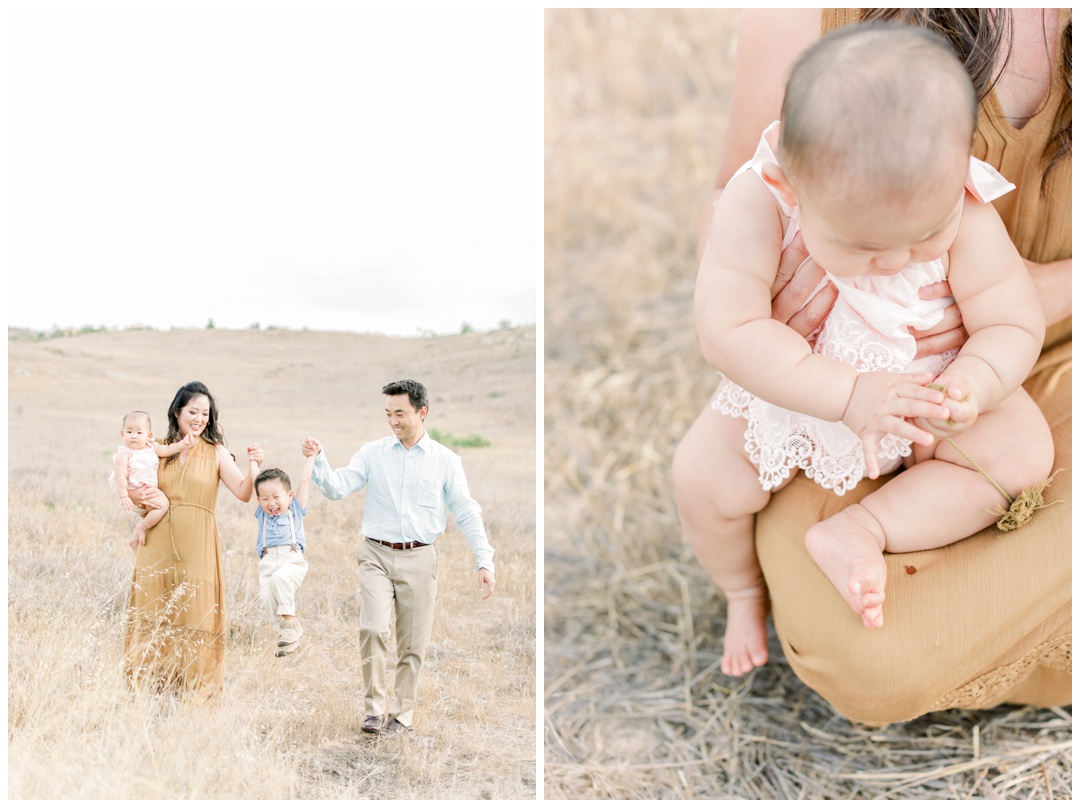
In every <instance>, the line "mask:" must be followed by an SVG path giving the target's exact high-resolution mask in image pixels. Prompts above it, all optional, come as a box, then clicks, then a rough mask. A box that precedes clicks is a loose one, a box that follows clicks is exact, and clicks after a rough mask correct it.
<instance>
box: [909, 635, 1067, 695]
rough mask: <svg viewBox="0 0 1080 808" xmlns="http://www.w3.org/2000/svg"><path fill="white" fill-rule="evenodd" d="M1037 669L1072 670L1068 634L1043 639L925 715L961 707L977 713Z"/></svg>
mask: <svg viewBox="0 0 1080 808" xmlns="http://www.w3.org/2000/svg"><path fill="white" fill-rule="evenodd" d="M1037 667H1043V668H1053V669H1054V670H1059V671H1065V672H1069V671H1071V670H1072V634H1066V635H1064V636H1062V637H1057V638H1055V639H1053V640H1047V641H1046V642H1044V643H1042V644H1041V645H1038V646H1036V647H1035V648H1034V649H1032V650H1031V651H1030V652H1029V653H1028V654H1026V655H1025V656H1023V657H1022V658H1020V659H1018V660H1016V662H1013V663H1011V664H1009V665H1003V666H1002V667H1000V668H996V669H994V670H992V671H990V672H989V673H986V674H983V675H982V676H980V677H979V678H977V679H974V680H973V681H971V682H968V683H967V684H966V685H964V686H963V687H958V688H957V689H956V690H953V691H952V692H951V693H946V694H945V695H944V696H942V697H941V698H940V699H938V700H937V701H936V702H934V704H932V705H931V706H930V709H929V710H927V712H936V711H937V710H950V709H953V708H961V709H968V710H977V709H981V708H984V707H988V706H990V705H992V704H997V703H999V702H1000V700H1001V699H1002V698H1004V696H1005V694H1006V693H1008V692H1009V691H1010V690H1012V689H1013V687H1015V686H1016V684H1017V682H1019V681H1021V680H1022V679H1023V678H1024V677H1025V676H1027V675H1028V674H1029V673H1031V671H1032V670H1034V669H1035V668H1037Z"/></svg>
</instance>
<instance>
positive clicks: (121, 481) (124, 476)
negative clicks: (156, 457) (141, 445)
mask: <svg viewBox="0 0 1080 808" xmlns="http://www.w3.org/2000/svg"><path fill="white" fill-rule="evenodd" d="M130 460H131V452H123V451H121V452H117V453H116V454H115V455H113V472H114V473H115V474H116V477H115V480H116V493H117V495H118V496H119V497H120V507H121V508H123V509H124V510H125V511H130V510H131V509H132V508H134V507H135V504H134V503H133V502H132V501H131V497H130V496H129V495H128V461H130Z"/></svg>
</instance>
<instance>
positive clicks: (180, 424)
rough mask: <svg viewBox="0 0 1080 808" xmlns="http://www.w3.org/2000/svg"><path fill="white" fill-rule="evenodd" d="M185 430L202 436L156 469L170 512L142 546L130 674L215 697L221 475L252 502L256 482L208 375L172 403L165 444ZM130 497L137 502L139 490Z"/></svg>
mask: <svg viewBox="0 0 1080 808" xmlns="http://www.w3.org/2000/svg"><path fill="white" fill-rule="evenodd" d="M188 434H194V435H196V436H198V437H199V438H201V440H200V441H198V442H197V443H196V444H195V445H193V446H192V447H190V448H189V449H185V450H184V451H183V452H181V453H180V454H179V455H176V456H174V457H170V458H168V462H163V463H162V464H161V465H160V467H159V468H158V486H159V487H160V488H161V490H162V491H163V492H164V493H165V495H166V496H167V497H168V498H169V502H170V508H169V512H168V513H167V514H166V515H165V518H164V519H163V520H162V521H161V522H160V523H158V524H157V525H156V526H155V527H154V528H152V529H151V530H150V531H148V532H147V534H146V543H145V544H143V545H139V546H138V547H137V550H136V556H135V571H134V573H133V575H132V580H131V594H130V597H129V599H128V621H127V630H126V633H125V638H124V673H125V675H126V676H127V677H128V679H129V680H130V681H132V682H133V683H140V684H146V685H149V686H150V687H152V688H154V689H156V690H168V691H179V692H184V691H196V692H199V693H201V694H203V695H206V696H212V695H214V694H216V693H217V692H219V691H220V690H221V687H222V680H223V676H224V661H225V603H224V592H225V588H224V576H223V572H222V564H221V545H220V543H219V541H218V530H217V518H216V516H215V513H214V508H215V505H216V504H217V492H218V483H219V482H222V483H224V484H225V487H226V488H228V489H229V491H231V492H232V493H233V494H234V495H235V496H236V497H237V498H238V499H239V500H241V501H242V502H247V501H248V500H250V499H251V494H252V482H253V481H252V479H251V477H250V476H244V475H242V474H241V473H240V470H239V468H238V467H237V465H236V461H235V459H234V458H233V456H232V455H231V454H230V453H229V451H228V450H227V449H226V448H225V442H224V438H223V437H222V434H221V429H220V427H219V425H218V417H217V406H216V405H215V403H214V399H213V397H212V396H211V395H210V391H209V390H208V389H207V388H206V386H205V385H204V384H202V383H201V382H189V383H188V384H186V385H184V386H183V387H181V388H180V389H179V390H178V391H177V393H176V396H175V397H174V398H173V402H172V405H171V406H170V408H169V433H168V437H167V438H166V439H165V442H166V443H175V442H176V441H178V440H180V439H182V438H183V437H185V436H186V435H188ZM253 451H254V452H255V454H253V457H255V459H256V460H259V461H261V460H262V457H261V453H259V452H258V450H257V449H255V450H253ZM132 499H134V500H136V502H138V498H137V495H134V494H133V496H132Z"/></svg>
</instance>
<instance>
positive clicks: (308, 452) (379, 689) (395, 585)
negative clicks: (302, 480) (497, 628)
mask: <svg viewBox="0 0 1080 808" xmlns="http://www.w3.org/2000/svg"><path fill="white" fill-rule="evenodd" d="M383 394H384V395H386V397H387V398H386V420H387V422H388V423H389V424H390V428H391V429H392V430H393V432H394V435H393V437H385V438H381V439H379V440H376V441H372V442H371V443H365V444H364V445H363V446H361V447H360V451H358V452H357V453H356V454H355V455H353V457H352V460H350V461H349V465H348V466H346V467H345V468H338V469H333V470H331V468H330V464H329V462H328V461H327V460H326V455H325V454H323V452H322V445H321V444H320V443H319V441H317V440H316V439H315V438H308V439H307V440H305V441H304V444H303V451H304V454H305V456H308V457H310V456H312V455H316V457H315V473H314V476H313V477H312V479H313V480H314V482H315V485H316V486H318V488H319V490H320V491H322V492H323V494H325V495H326V496H327V497H328V498H329V499H341V498H343V497H346V496H348V495H349V494H351V493H353V492H354V491H359V490H360V489H362V488H364V487H366V488H367V496H366V498H365V500H364V520H363V525H362V528H361V532H362V533H363V536H364V541H363V543H362V544H361V546H360V549H359V550H357V553H356V561H357V563H358V564H359V565H360V596H361V605H360V654H361V670H362V671H363V676H364V713H365V717H364V722H363V724H362V729H363V730H364V732H380V731H382V730H383V726H384V724H383V722H384V719H385V718H387V717H388V718H389V721H388V723H387V724H386V730H387V731H400V730H403V729H408V728H409V727H411V726H412V720H413V709H414V707H415V705H416V691H417V687H418V685H419V681H420V668H421V666H422V665H423V662H424V654H425V653H426V651H427V646H428V642H429V641H430V639H431V626H432V623H433V621H434V616H435V590H436V574H435V573H436V564H435V539H436V538H437V537H438V536H439V535H440V534H441V533H443V532H444V531H445V530H446V509H447V508H449V509H450V510H451V511H453V513H454V517H455V518H456V519H457V524H458V527H460V528H461V531H462V532H463V533H464V534H465V537H466V539H468V541H469V547H471V548H472V551H473V555H475V556H476V577H477V582H478V585H479V587H480V589H481V591H482V592H483V597H484V598H485V599H486V598H488V597H490V596H491V595H492V594H493V593H494V592H495V566H494V564H492V556H493V555H494V554H495V551H494V550H492V548H491V545H490V544H489V543H488V540H487V534H486V533H485V532H484V523H483V520H482V519H481V517H480V506H479V505H478V504H477V502H476V500H474V499H473V498H472V496H471V495H470V494H469V486H468V483H466V481H465V472H464V471H463V470H462V467H461V458H460V457H458V456H457V454H455V453H454V452H453V451H451V450H450V449H447V448H446V447H445V446H443V445H442V444H440V443H436V442H435V441H434V440H432V439H431V437H430V436H429V435H428V434H427V431H426V430H425V429H424V419H425V418H426V417H427V413H428V400H427V390H426V389H425V387H424V385H422V384H420V383H419V382H416V381H413V380H411V379H405V380H402V381H399V382H393V383H391V384H388V385H386V386H385V387H384V388H383ZM391 611H393V613H394V615H395V617H396V627H397V630H396V636H397V655H398V662H397V669H396V671H395V677H394V692H395V694H396V695H397V703H396V704H395V705H393V706H391V707H390V709H389V711H388V709H387V700H386V647H387V642H388V641H389V639H390V614H391Z"/></svg>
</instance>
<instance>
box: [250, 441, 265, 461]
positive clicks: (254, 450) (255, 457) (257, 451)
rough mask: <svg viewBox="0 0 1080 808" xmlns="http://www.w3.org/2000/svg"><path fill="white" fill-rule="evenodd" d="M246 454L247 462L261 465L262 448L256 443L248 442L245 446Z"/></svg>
mask: <svg viewBox="0 0 1080 808" xmlns="http://www.w3.org/2000/svg"><path fill="white" fill-rule="evenodd" d="M247 456H248V462H249V463H255V464H257V465H262V462H263V450H262V447H261V446H259V444H257V443H252V444H249V445H248V447H247Z"/></svg>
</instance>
